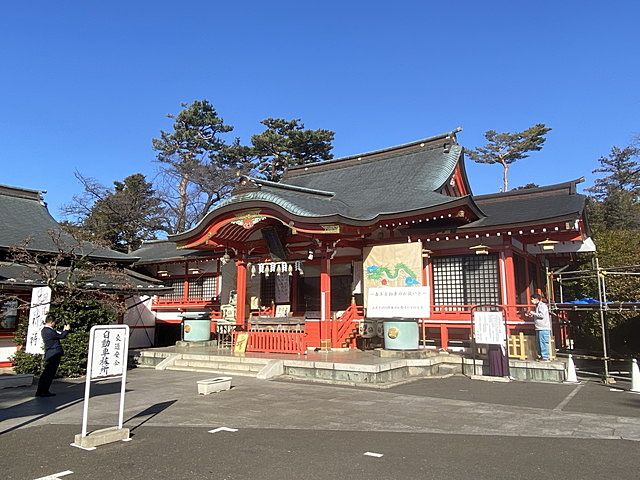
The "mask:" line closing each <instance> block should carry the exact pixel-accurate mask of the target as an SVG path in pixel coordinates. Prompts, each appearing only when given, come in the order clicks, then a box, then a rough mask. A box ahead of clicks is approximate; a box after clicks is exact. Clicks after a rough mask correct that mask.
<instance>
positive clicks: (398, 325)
mask: <svg viewBox="0 0 640 480" xmlns="http://www.w3.org/2000/svg"><path fill="white" fill-rule="evenodd" d="M419 342H420V330H419V328H418V321H417V320H416V319H415V318H389V319H385V321H384V348H385V350H418V344H419Z"/></svg>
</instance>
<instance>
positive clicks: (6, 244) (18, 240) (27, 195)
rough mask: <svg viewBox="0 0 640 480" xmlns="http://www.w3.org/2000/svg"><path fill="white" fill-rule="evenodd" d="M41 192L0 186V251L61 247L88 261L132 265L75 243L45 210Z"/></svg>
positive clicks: (125, 258) (124, 257)
mask: <svg viewBox="0 0 640 480" xmlns="http://www.w3.org/2000/svg"><path fill="white" fill-rule="evenodd" d="M43 193H44V192H42V191H38V190H29V189H24V188H17V187H9V186H5V185H0V249H9V248H12V247H17V246H22V245H25V244H26V245H27V247H26V248H27V249H28V250H31V251H36V252H58V251H59V248H60V247H62V248H63V249H65V250H66V251H67V250H68V251H69V252H71V251H73V252H75V253H77V254H79V255H87V256H89V257H90V258H95V259H104V260H109V261H115V262H123V263H132V262H134V261H135V257H132V256H130V255H126V254H124V253H120V252H116V251H113V250H110V249H108V248H104V247H99V246H97V245H94V244H92V243H89V242H82V243H81V244H80V245H78V242H77V241H76V240H75V239H74V238H73V237H72V236H71V235H69V234H67V233H65V232H64V231H63V230H62V228H61V227H60V225H59V224H58V222H56V221H55V219H54V218H53V217H52V216H51V214H50V213H49V210H47V206H46V203H45V202H44V200H43V198H42V194H43Z"/></svg>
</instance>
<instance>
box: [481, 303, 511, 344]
mask: <svg viewBox="0 0 640 480" xmlns="http://www.w3.org/2000/svg"><path fill="white" fill-rule="evenodd" d="M473 333H474V336H475V340H476V343H484V344H489V345H504V342H505V340H506V332H505V327H504V318H503V316H502V312H477V311H474V312H473Z"/></svg>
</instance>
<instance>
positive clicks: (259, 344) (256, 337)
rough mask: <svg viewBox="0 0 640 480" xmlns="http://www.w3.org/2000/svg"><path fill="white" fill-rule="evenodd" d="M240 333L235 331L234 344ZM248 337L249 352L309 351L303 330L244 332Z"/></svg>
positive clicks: (302, 352) (301, 352) (300, 352)
mask: <svg viewBox="0 0 640 480" xmlns="http://www.w3.org/2000/svg"><path fill="white" fill-rule="evenodd" d="M238 333H242V332H235V331H234V332H233V344H234V345H235V344H236V339H237V336H238ZM244 333H247V334H248V335H249V337H248V339H247V348H246V351H247V352H262V353H298V354H304V353H306V352H307V344H306V341H305V334H304V333H303V332H256V331H249V332H244Z"/></svg>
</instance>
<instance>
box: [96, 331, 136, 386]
mask: <svg viewBox="0 0 640 480" xmlns="http://www.w3.org/2000/svg"><path fill="white" fill-rule="evenodd" d="M128 339H129V326H128V325H96V326H94V327H93V328H91V338H90V350H91V365H90V368H89V365H87V371H90V372H91V380H95V379H97V378H104V377H114V376H118V375H122V372H123V371H124V368H125V367H126V363H127V362H126V359H127V344H128Z"/></svg>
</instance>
